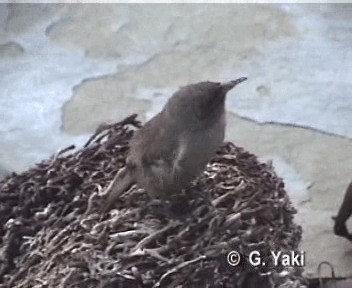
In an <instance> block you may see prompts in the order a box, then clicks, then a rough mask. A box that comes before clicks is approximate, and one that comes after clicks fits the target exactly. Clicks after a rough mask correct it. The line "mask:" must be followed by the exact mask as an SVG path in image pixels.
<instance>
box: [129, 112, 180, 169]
mask: <svg viewBox="0 0 352 288" xmlns="http://www.w3.org/2000/svg"><path fill="white" fill-rule="evenodd" d="M167 122H168V123H167ZM160 124H162V125H160ZM179 134H180V132H179V128H178V126H177V125H176V124H174V123H172V122H171V121H170V120H169V119H167V117H164V115H163V114H162V113H159V114H158V115H156V116H155V117H154V118H152V119H151V120H150V121H148V122H147V123H146V124H145V125H144V126H143V127H142V128H141V129H140V130H138V131H137V132H136V135H135V137H133V139H132V141H131V155H132V157H133V156H134V158H135V159H136V160H137V161H138V160H139V161H141V162H143V163H145V164H148V163H149V164H150V165H153V163H155V162H157V161H159V160H162V161H165V162H166V163H169V164H170V165H172V163H173V162H174V159H175V158H176V155H177V154H178V149H179V137H178V136H179Z"/></svg>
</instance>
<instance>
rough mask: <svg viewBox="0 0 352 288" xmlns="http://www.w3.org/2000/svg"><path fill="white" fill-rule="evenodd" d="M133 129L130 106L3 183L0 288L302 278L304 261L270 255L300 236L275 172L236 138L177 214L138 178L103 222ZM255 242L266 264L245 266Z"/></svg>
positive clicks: (291, 246) (267, 282) (265, 282)
mask: <svg viewBox="0 0 352 288" xmlns="http://www.w3.org/2000/svg"><path fill="white" fill-rule="evenodd" d="M139 127H140V122H139V121H138V120H137V118H136V115H131V116H130V117H128V118H126V119H124V120H123V121H121V122H119V123H116V124H112V125H103V126H101V127H99V128H98V129H97V131H96V133H95V134H94V135H93V136H92V137H91V138H90V139H89V141H88V142H87V144H86V145H85V146H84V147H83V148H82V149H80V150H78V151H75V150H74V149H75V147H74V146H70V147H68V148H66V149H64V150H62V151H61V152H59V153H57V155H54V156H53V157H51V158H50V159H49V160H46V161H43V162H41V163H39V164H36V166H34V167H33V168H31V169H29V170H27V171H25V172H23V173H21V174H16V173H13V174H12V175H10V176H8V177H7V178H6V179H4V180H3V181H1V182H0V247H1V248H0V283H1V284H0V287H11V288H13V287H65V288H66V287H132V288H133V287H244V288H250V287H259V288H260V287H281V288H283V287H287V288H288V287H306V286H305V285H306V282H305V280H304V279H303V277H302V276H301V273H302V271H301V270H300V269H298V268H294V267H292V268H287V267H282V266H280V265H279V266H275V265H274V263H273V261H272V259H271V257H270V251H291V250H296V249H297V246H298V244H299V242H300V239H301V233H302V231H301V227H300V226H298V225H296V224H295V223H294V221H293V216H294V214H295V213H296V211H295V209H294V208H293V207H292V205H291V202H290V200H289V198H288V196H287V193H286V191H285V188H284V183H283V181H282V179H280V178H279V177H278V176H277V175H276V174H275V172H274V171H273V168H272V167H271V165H270V164H263V163H260V162H259V161H258V160H257V158H256V156H255V155H253V154H250V153H248V152H246V151H245V150H244V149H243V148H240V147H237V146H235V145H234V144H232V143H226V144H224V145H223V146H222V147H221V148H220V149H219V151H218V152H217V154H216V156H215V157H214V158H213V159H212V161H211V162H210V163H209V164H208V165H207V167H206V169H205V171H204V173H202V175H200V176H199V177H198V178H197V179H196V180H195V181H193V183H192V184H191V186H190V187H189V188H187V189H186V190H185V191H184V195H186V200H185V199H183V200H182V201H179V203H178V204H177V203H176V204H175V205H174V206H173V208H172V209H173V210H174V211H176V212H178V213H176V214H175V213H169V211H167V209H164V208H163V207H164V206H163V205H162V204H160V203H159V204H158V202H157V201H155V200H153V199H150V198H149V197H148V196H147V193H145V191H143V190H142V189H140V188H138V187H135V186H134V187H132V188H131V189H130V190H129V191H126V192H125V193H124V194H123V195H122V196H121V199H119V201H117V202H116V205H115V206H114V209H113V210H111V211H110V213H109V214H108V215H106V216H105V218H103V219H101V216H100V215H98V213H97V211H98V209H99V207H100V205H101V203H102V198H103V197H102V196H101V195H102V191H103V190H104V188H105V187H107V186H108V184H109V183H110V181H111V180H112V179H113V177H114V176H115V174H116V172H117V171H118V170H119V169H120V168H121V167H123V166H124V164H125V159H126V155H127V152H128V142H129V140H130V139H131V137H132V135H133V133H134V131H135V130H136V129H138V128H139ZM176 202H177V201H176ZM233 250H235V251H238V252H239V254H240V256H241V259H242V260H241V262H240V264H239V265H237V266H231V265H230V264H229V263H228V255H229V253H231V251H233ZM254 250H257V251H259V252H260V253H261V255H262V258H263V259H264V260H265V262H266V265H265V266H262V265H259V266H253V265H250V263H249V262H248V257H247V256H248V255H249V253H250V252H251V251H254Z"/></svg>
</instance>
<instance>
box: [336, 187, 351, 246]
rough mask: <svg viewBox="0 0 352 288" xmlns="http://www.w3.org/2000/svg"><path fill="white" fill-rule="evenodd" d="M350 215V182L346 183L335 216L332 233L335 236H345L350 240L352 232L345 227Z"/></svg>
mask: <svg viewBox="0 0 352 288" xmlns="http://www.w3.org/2000/svg"><path fill="white" fill-rule="evenodd" d="M351 215H352V182H351V183H350V184H349V185H348V187H347V190H346V193H345V196H344V199H343V201H342V204H341V206H340V209H339V211H338V213H337V216H336V217H333V220H335V224H334V233H335V235H337V236H341V237H345V238H347V239H348V240H350V241H352V233H349V232H348V230H347V227H346V221H347V220H348V218H349V217H351Z"/></svg>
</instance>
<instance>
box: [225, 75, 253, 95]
mask: <svg viewBox="0 0 352 288" xmlns="http://www.w3.org/2000/svg"><path fill="white" fill-rule="evenodd" d="M246 80H247V77H241V78H238V79H236V80H232V81H229V82H224V83H221V84H220V86H221V87H222V89H223V90H224V91H225V92H228V91H230V90H231V89H232V88H233V87H235V86H236V85H237V84H240V83H242V82H243V81H246Z"/></svg>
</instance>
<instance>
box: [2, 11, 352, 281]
mask: <svg viewBox="0 0 352 288" xmlns="http://www.w3.org/2000/svg"><path fill="white" fill-rule="evenodd" d="M351 31H352V5H349V4H335V5H333V4H281V5H277V4H261V5H260V4H255V5H249V4H222V5H211V4H194V5H191V4H187V5H185V4H164V5H162V4H158V5H155V4H153V5H151V4H149V5H148V4H143V5H137V4H130V5H126V4H35V5H33V4H0V177H1V175H4V174H5V173H6V171H21V170H23V169H26V168H28V167H29V166H30V165H33V163H35V162H37V161H40V160H41V159H43V158H47V157H49V156H50V155H51V154H52V153H54V152H56V151H57V150H59V149H60V148H63V147H66V146H67V145H69V144H72V143H75V144H76V145H78V147H79V146H80V145H82V144H83V143H84V142H85V141H86V140H87V137H88V134H89V133H92V132H93V131H94V129H95V128H96V127H97V126H98V125H99V124H100V123H102V122H114V121H118V120H120V119H121V118H123V117H125V116H127V115H129V114H131V113H139V114H140V116H141V118H142V119H144V120H146V119H149V118H150V117H151V116H152V115H154V114H155V113H156V112H157V111H159V110H160V109H161V107H162V105H163V104H164V103H165V101H166V99H167V98H168V97H169V96H170V95H171V93H172V92H173V91H175V90H176V89H177V88H178V87H179V86H182V85H185V84H187V83H192V82H197V81H202V80H214V81H223V80H230V79H234V78H236V77H241V76H247V77H248V81H247V82H245V83H244V84H242V85H240V86H238V87H237V88H236V89H235V90H233V91H232V92H231V93H230V95H229V97H228V99H227V108H228V115H227V116H228V127H227V139H228V140H231V141H233V142H234V143H236V144H237V145H240V146H243V147H245V148H246V149H247V150H249V151H251V152H253V153H255V154H257V155H259V156H260V157H261V158H262V159H263V161H273V164H274V166H275V168H276V171H277V173H278V174H279V175H280V176H281V177H283V178H284V179H285V182H286V187H287V190H288V192H289V193H290V195H291V198H292V200H293V202H294V203H295V205H296V207H297V208H298V210H299V213H298V216H297V221H298V222H299V223H300V224H302V226H303V229H304V235H303V241H302V245H301V249H302V250H305V251H306V259H307V265H306V273H307V274H312V273H315V271H316V268H317V265H318V264H319V263H320V262H321V261H324V260H328V261H330V262H331V263H332V264H333V265H334V266H335V267H336V272H337V274H338V275H340V276H352V271H351V268H350V267H352V243H350V242H348V241H347V240H344V239H342V238H338V237H335V236H334V235H333V234H332V225H333V222H332V220H331V216H333V215H335V214H336V211H337V209H338V208H339V205H340V203H341V201H342V197H343V193H344V191H345V189H346V187H347V185H348V183H349V182H350V181H351V180H352V177H351V176H352V161H351V158H352V141H351V139H352V125H351V123H352V95H351V92H350V91H352V81H351V77H352V50H351V47H352V33H351ZM349 226H350V229H352V225H349Z"/></svg>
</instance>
